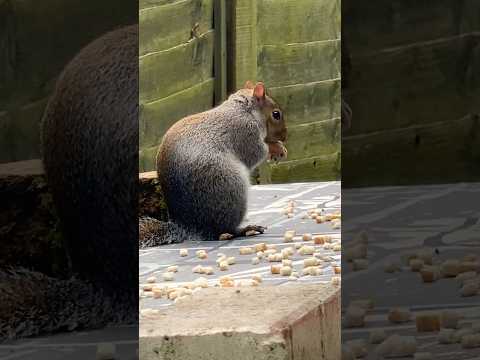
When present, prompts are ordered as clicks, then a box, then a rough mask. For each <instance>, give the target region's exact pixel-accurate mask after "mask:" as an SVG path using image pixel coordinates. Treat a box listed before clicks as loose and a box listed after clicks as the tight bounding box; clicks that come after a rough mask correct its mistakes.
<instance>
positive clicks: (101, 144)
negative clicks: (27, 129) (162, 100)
mask: <svg viewBox="0 0 480 360" xmlns="http://www.w3.org/2000/svg"><path fill="white" fill-rule="evenodd" d="M138 131H139V129H138V25H132V26H128V27H124V28H120V29H117V30H114V31H111V32H109V33H107V34H105V35H103V36H101V37H100V38H98V39H96V40H94V41H93V42H92V43H90V44H89V45H87V46H86V47H85V48H83V49H82V50H81V51H80V52H79V53H78V54H77V55H76V56H75V57H74V58H73V59H72V60H71V61H70V62H69V64H68V65H67V66H66V67H65V69H64V70H63V72H62V74H61V75H60V77H59V79H58V81H57V84H56V88H55V90H54V92H53V94H52V95H51V98H50V101H49V103H48V105H47V107H46V109H45V112H44V118H43V122H42V129H41V135H42V146H43V149H42V151H43V163H44V168H45V172H46V177H47V183H48V185H49V187H50V189H51V192H52V196H53V200H54V203H55V208H56V210H57V214H58V216H59V218H60V221H61V225H62V233H63V235H64V238H65V240H66V248H67V251H68V256H69V258H70V264H71V266H70V267H71V272H70V273H69V274H65V277H63V278H61V279H60V278H52V277H48V276H46V275H44V274H41V273H38V272H35V271H32V270H30V269H2V270H0V280H1V281H0V292H1V293H2V306H1V307H0V340H5V339H9V338H18V337H25V336H33V335H38V334H44V333H52V332H58V331H64V330H74V329H88V328H96V327H101V326H105V325H106V324H108V323H122V324H126V323H129V324H135V323H137V321H138V287H137V286H135V284H137V283H138V212H137V211H138V210H137V209H138V196H137V186H138Z"/></svg>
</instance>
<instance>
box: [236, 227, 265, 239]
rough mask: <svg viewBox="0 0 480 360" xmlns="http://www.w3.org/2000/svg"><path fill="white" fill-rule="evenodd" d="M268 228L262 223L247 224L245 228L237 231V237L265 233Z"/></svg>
mask: <svg viewBox="0 0 480 360" xmlns="http://www.w3.org/2000/svg"><path fill="white" fill-rule="evenodd" d="M265 230H267V228H266V227H265V226H260V225H247V226H245V227H243V228H240V229H238V230H237V231H236V233H235V237H239V236H255V235H259V234H263V233H264V232H265Z"/></svg>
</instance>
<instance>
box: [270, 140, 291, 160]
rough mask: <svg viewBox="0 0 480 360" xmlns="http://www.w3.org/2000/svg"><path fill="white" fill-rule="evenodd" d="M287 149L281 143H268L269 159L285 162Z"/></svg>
mask: <svg viewBox="0 0 480 360" xmlns="http://www.w3.org/2000/svg"><path fill="white" fill-rule="evenodd" d="M287 153H288V151H287V148H286V147H285V146H284V145H283V143H282V142H281V141H277V142H274V143H268V159H269V160H273V161H280V160H285V159H286V158H287Z"/></svg>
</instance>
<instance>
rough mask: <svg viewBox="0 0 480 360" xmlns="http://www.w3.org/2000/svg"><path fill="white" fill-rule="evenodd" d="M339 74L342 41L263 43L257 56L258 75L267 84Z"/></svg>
mask: <svg viewBox="0 0 480 360" xmlns="http://www.w3.org/2000/svg"><path fill="white" fill-rule="evenodd" d="M338 77H340V41H337V40H332V41H330V40H329V41H320V42H312V43H305V44H290V45H271V46H270V45H268V46H267V45H264V46H262V47H261V49H260V52H259V59H258V79H260V80H263V81H265V83H267V84H268V86H271V87H276V86H285V85H293V84H298V83H309V82H314V81H321V80H328V79H336V78H338Z"/></svg>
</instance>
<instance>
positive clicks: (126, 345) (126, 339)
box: [0, 326, 138, 360]
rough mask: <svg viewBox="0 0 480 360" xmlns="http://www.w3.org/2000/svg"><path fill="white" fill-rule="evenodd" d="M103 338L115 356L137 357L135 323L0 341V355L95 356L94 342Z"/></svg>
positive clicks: (54, 359) (51, 359) (61, 359)
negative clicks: (114, 351) (112, 348)
mask: <svg viewBox="0 0 480 360" xmlns="http://www.w3.org/2000/svg"><path fill="white" fill-rule="evenodd" d="M103 342H106V343H113V344H115V347H116V357H115V359H116V360H117V359H118V360H120V359H121V360H134V359H138V356H137V349H138V326H116V327H107V328H105V329H100V330H94V331H84V332H78V331H77V332H71V333H66V334H58V335H53V336H46V337H36V338H29V339H22V340H17V341H11V342H8V343H3V344H1V345H0V359H2V360H7V359H18V360H27V359H35V360H36V359H39V360H43V359H46V360H70V359H72V360H86V359H95V358H96V352H97V346H98V344H100V343H103Z"/></svg>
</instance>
